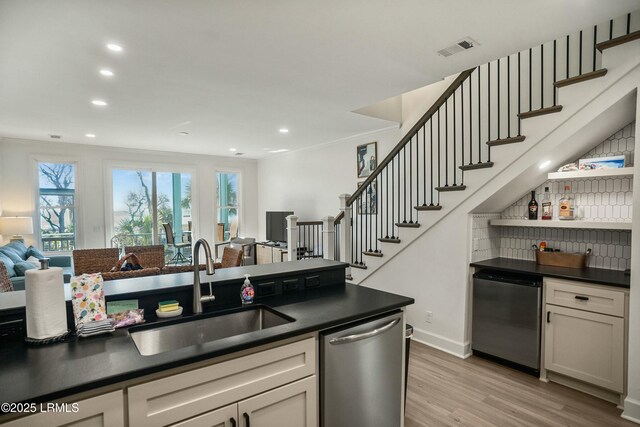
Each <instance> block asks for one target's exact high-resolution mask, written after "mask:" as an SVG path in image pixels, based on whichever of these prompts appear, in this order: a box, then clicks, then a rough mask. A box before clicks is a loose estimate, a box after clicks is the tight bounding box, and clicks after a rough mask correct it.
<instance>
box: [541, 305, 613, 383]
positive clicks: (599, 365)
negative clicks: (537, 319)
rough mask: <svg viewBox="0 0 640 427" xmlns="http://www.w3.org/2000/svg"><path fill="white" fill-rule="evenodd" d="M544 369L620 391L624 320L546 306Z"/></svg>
mask: <svg viewBox="0 0 640 427" xmlns="http://www.w3.org/2000/svg"><path fill="white" fill-rule="evenodd" d="M546 310H547V311H546V314H545V315H546V316H548V317H547V319H545V320H547V323H546V324H545V325H546V329H545V334H546V335H545V355H544V357H545V368H546V369H547V370H549V371H553V372H558V373H560V374H564V375H567V376H569V377H572V378H576V379H578V380H582V381H585V382H588V383H590V384H594V385H597V386H600V387H604V388H606V389H608V390H613V391H615V392H618V393H622V392H623V386H624V378H623V373H624V319H621V318H618V317H614V316H606V315H602V314H597V313H589V312H586V311H582V310H575V309H571V308H566V307H558V306H555V305H550V304H547V305H546Z"/></svg>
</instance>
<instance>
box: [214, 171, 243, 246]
mask: <svg viewBox="0 0 640 427" xmlns="http://www.w3.org/2000/svg"><path fill="white" fill-rule="evenodd" d="M239 178H240V174H238V173H232V172H218V173H217V174H216V180H217V191H218V197H217V204H218V235H217V238H218V241H224V240H229V239H230V238H232V237H237V236H238V228H239V218H240V215H239V214H240V212H239V209H240V207H239V205H238V199H239V197H238V181H239Z"/></svg>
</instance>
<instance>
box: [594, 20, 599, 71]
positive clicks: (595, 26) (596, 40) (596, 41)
mask: <svg viewBox="0 0 640 427" xmlns="http://www.w3.org/2000/svg"><path fill="white" fill-rule="evenodd" d="M596 44H598V26H597V25H594V26H593V71H595V70H596V50H597V49H596Z"/></svg>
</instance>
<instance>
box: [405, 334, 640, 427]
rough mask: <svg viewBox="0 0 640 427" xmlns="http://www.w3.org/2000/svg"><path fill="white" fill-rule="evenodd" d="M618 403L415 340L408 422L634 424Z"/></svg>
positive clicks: (479, 426) (415, 426)
mask: <svg viewBox="0 0 640 427" xmlns="http://www.w3.org/2000/svg"><path fill="white" fill-rule="evenodd" d="M621 412H622V411H620V410H619V409H617V408H616V406H615V405H613V404H612V403H609V402H605V401H603V400H600V399H597V398H595V397H592V396H589V395H587V394H584V393H581V392H578V391H576V390H573V389H570V388H567V387H564V386H561V385H559V384H554V383H544V382H542V381H540V380H539V379H538V378H536V377H533V376H531V375H527V374H525V373H522V372H519V371H516V370H514V369H511V368H508V367H505V366H502V365H499V364H497V363H494V362H490V361H487V360H484V359H481V358H479V357H475V356H472V357H470V358H468V359H465V360H463V359H459V358H457V357H455V356H452V355H450V354H447V353H444V352H442V351H439V350H435V349H433V348H431V347H428V346H426V345H423V344H420V343H418V342H415V341H413V342H412V343H411V356H410V361H409V381H408V391H407V407H406V417H405V426H406V427H422V426H429V427H432V426H461V425H462V426H473V427H484V426H487V427H488V426H534V427H539V426H580V427H582V426H585V427H591V426H593V427H603V426H635V427H638V425H637V424H634V423H632V422H629V421H627V420H624V419H622V418H620V413H621Z"/></svg>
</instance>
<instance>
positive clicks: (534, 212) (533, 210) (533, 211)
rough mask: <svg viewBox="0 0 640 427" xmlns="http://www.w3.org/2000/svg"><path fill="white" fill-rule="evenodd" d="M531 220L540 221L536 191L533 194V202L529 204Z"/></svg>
mask: <svg viewBox="0 0 640 427" xmlns="http://www.w3.org/2000/svg"><path fill="white" fill-rule="evenodd" d="M528 207H529V209H528V211H529V219H538V202H537V201H536V192H535V190H534V191H532V192H531V201H530V202H529V206H528Z"/></svg>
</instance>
